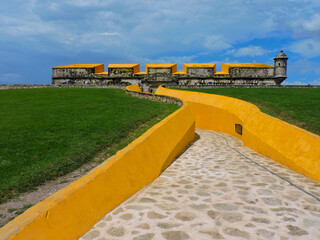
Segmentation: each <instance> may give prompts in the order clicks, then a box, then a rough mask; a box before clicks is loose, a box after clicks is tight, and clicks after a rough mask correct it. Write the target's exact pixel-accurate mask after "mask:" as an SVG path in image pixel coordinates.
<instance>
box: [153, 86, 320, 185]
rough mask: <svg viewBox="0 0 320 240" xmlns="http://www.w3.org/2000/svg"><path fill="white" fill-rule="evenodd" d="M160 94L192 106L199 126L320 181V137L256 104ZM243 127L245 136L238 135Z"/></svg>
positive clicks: (217, 97)
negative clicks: (237, 129) (234, 139)
mask: <svg viewBox="0 0 320 240" xmlns="http://www.w3.org/2000/svg"><path fill="white" fill-rule="evenodd" d="M156 94H160V95H166V96H171V97H176V98H179V99H181V100H183V101H185V102H187V103H188V106H189V107H190V108H191V110H192V112H193V113H194V115H195V117H196V127H197V128H201V129H207V130H213V131H219V132H224V133H228V134H230V135H233V136H235V137H237V138H239V139H241V140H242V142H243V144H244V145H245V146H248V147H250V148H251V149H253V150H255V151H257V152H258V153H261V154H263V155H265V156H267V157H270V158H271V159H273V160H275V161H277V162H279V163H281V164H283V165H286V166H287V167H289V168H291V169H293V170H295V171H297V172H299V173H302V174H304V175H306V176H308V177H310V178H312V179H314V180H316V181H320V137H319V136H318V135H316V134H313V133H310V132H308V131H306V130H303V129H301V128H298V127H296V126H294V125H291V124H289V123H286V122H284V121H282V120H280V119H277V118H274V117H271V116H269V115H267V114H264V113H262V112H261V111H260V110H259V108H258V107H256V106H255V105H253V104H251V103H248V102H245V101H242V100H239V99H236V98H231V97H225V96H220V95H215V94H205V93H199V92H190V91H181V90H171V89H166V88H163V87H159V88H158V89H157V91H156ZM235 124H240V125H242V135H240V134H238V133H236V132H235Z"/></svg>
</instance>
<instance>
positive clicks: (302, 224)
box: [81, 130, 320, 240]
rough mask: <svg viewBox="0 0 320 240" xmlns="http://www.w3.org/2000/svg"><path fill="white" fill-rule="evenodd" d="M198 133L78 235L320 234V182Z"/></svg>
mask: <svg viewBox="0 0 320 240" xmlns="http://www.w3.org/2000/svg"><path fill="white" fill-rule="evenodd" d="M197 134H198V135H199V137H200V139H199V140H197V141H196V142H195V143H194V144H193V145H192V146H191V147H189V148H188V149H187V150H186V151H185V152H184V153H183V154H182V155H180V157H179V158H178V159H176V160H175V162H174V163H173V164H171V166H170V167H169V168H168V169H167V170H165V171H164V172H163V173H162V174H161V176H160V177H159V178H157V179H156V180H155V181H154V182H153V183H151V184H150V185H148V186H146V187H145V188H143V189H142V190H140V191H139V192H138V193H137V194H135V195H134V196H132V197H131V198H129V199H128V200H127V201H125V202H124V203H123V204H121V205H120V206H118V207H117V208H115V209H114V210H113V211H111V212H110V213H108V214H107V215H105V217H104V218H103V219H101V221H99V222H98V223H97V224H96V225H95V226H94V227H93V228H92V229H91V230H90V231H89V232H87V233H86V234H85V235H84V236H83V237H82V238H81V239H82V240H89V239H95V240H105V239H135V240H149V239H167V240H173V239H174V240H179V239H281V240H285V239H290V240H292V239H304V240H305V239H312V240H315V239H320V201H319V200H317V198H319V197H320V184H319V183H317V182H315V181H313V180H311V179H309V178H307V177H305V176H303V175H300V174H298V173H296V172H294V171H291V170H290V169H287V168H285V167H283V166H281V165H280V164H278V163H276V162H274V161H272V160H270V159H268V158H267V157H264V156H261V155H259V154H257V153H256V152H254V151H253V150H251V149H249V148H246V147H243V146H242V144H241V141H239V140H238V139H236V138H234V137H232V136H229V135H226V134H223V133H217V132H212V131H205V130H197ZM240 153H241V154H243V155H241V154H240ZM248 158H249V159H248ZM250 159H251V160H253V161H255V162H256V163H257V164H260V165H261V166H263V167H265V168H267V169H268V170H270V171H272V172H273V173H275V174H277V175H278V176H277V175H274V174H272V173H270V172H268V171H267V170H266V169H264V168H263V167H261V166H258V165H257V164H256V163H254V162H252V161H251V160H250ZM279 176H281V177H282V178H284V179H286V180H288V181H290V182H291V183H292V184H295V185H296V186H293V185H291V184H289V183H288V182H287V181H285V180H283V179H281V178H280V177H279ZM299 188H302V189H304V190H305V191H306V192H307V193H306V192H303V191H302V190H301V189H299ZM308 193H309V194H311V195H313V196H311V195H309V194H308Z"/></svg>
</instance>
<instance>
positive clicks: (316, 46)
mask: <svg viewBox="0 0 320 240" xmlns="http://www.w3.org/2000/svg"><path fill="white" fill-rule="evenodd" d="M289 50H290V51H292V52H294V53H299V54H300V55H302V56H304V57H306V58H312V57H318V56H320V41H317V40H314V39H304V40H300V41H297V42H294V43H292V44H291V45H290V46H289Z"/></svg>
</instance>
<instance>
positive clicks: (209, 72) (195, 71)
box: [187, 68, 214, 77]
mask: <svg viewBox="0 0 320 240" xmlns="http://www.w3.org/2000/svg"><path fill="white" fill-rule="evenodd" d="M187 73H188V75H189V76H191V77H194V76H197V77H210V76H213V75H214V69H213V68H188V70H187Z"/></svg>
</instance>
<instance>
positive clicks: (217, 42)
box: [204, 35, 232, 51]
mask: <svg viewBox="0 0 320 240" xmlns="http://www.w3.org/2000/svg"><path fill="white" fill-rule="evenodd" d="M204 46H205V47H207V48H209V49H210V50H213V51H223V50H226V49H228V48H231V47H232V45H231V44H229V43H228V42H227V40H226V39H224V37H223V36H217V35H211V36H208V37H206V39H205V42H204Z"/></svg>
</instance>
